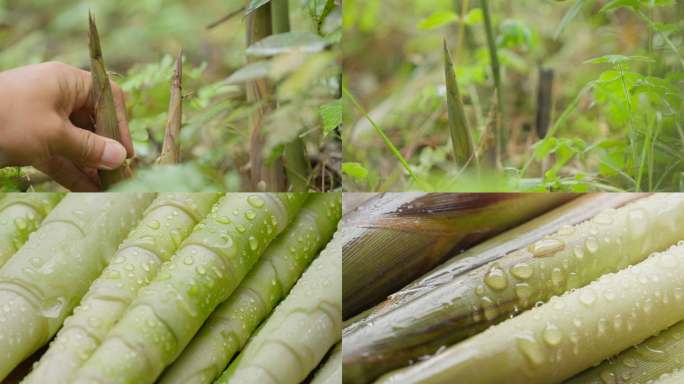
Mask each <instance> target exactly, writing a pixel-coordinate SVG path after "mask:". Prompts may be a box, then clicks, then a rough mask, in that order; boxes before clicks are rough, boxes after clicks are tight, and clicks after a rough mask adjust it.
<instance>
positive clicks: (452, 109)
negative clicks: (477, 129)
mask: <svg viewBox="0 0 684 384" xmlns="http://www.w3.org/2000/svg"><path fill="white" fill-rule="evenodd" d="M444 72H445V78H446V89H447V110H448V113H449V132H450V133H451V145H452V147H453V151H454V157H455V158H456V162H457V163H458V165H459V166H461V167H468V166H477V153H476V152H475V144H474V143H473V137H472V135H471V133H470V127H469V125H468V118H467V116H466V114H465V109H464V108H463V102H462V100H461V94H460V92H459V90H458V81H457V80H456V72H455V71H454V62H453V61H452V59H451V52H449V48H448V47H447V42H446V40H445V41H444Z"/></svg>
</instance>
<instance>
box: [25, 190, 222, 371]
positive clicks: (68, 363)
mask: <svg viewBox="0 0 684 384" xmlns="http://www.w3.org/2000/svg"><path fill="white" fill-rule="evenodd" d="M218 198H219V195H218V194H216V193H189V194H177V193H165V194H161V195H160V196H159V197H157V199H156V200H155V201H154V202H152V204H151V205H150V207H149V208H148V209H147V211H146V213H145V215H144V217H143V219H142V221H141V222H140V224H138V226H137V227H136V229H135V230H133V231H132V232H131V233H130V234H129V235H128V237H127V238H126V240H124V242H123V244H122V245H121V246H120V247H119V250H118V251H117V252H116V254H115V255H114V257H113V258H112V263H111V264H109V266H108V267H107V268H105V270H104V271H103V272H102V274H101V275H100V277H99V278H98V279H97V280H95V282H94V283H93V284H92V285H91V286H90V289H89V291H88V293H87V294H86V296H85V297H84V298H83V300H81V303H80V305H79V306H78V307H76V309H75V310H74V314H73V315H72V316H70V317H68V318H67V319H66V320H65V322H64V327H62V329H61V330H60V331H59V333H58V334H57V337H56V338H55V339H54V340H53V342H52V343H51V344H50V348H49V349H48V351H47V352H46V353H45V354H43V356H42V357H41V359H40V362H39V363H38V365H37V366H35V367H34V369H33V371H32V372H31V373H30V374H29V375H28V376H27V377H26V378H25V379H24V381H23V383H24V384H31V383H35V384H41V383H48V382H49V383H52V384H68V383H70V382H71V378H72V376H73V375H74V373H75V372H76V370H77V369H78V368H79V367H80V365H81V363H83V361H84V360H85V359H87V358H88V357H90V355H92V353H93V351H94V350H95V349H96V348H97V347H98V345H99V344H100V341H101V340H103V339H104V338H105V337H106V336H107V333H108V332H109V330H110V329H111V328H112V327H113V326H114V324H116V322H117V321H118V320H119V318H121V315H122V314H123V312H124V311H125V310H126V308H127V307H128V304H130V302H131V301H132V300H133V298H135V296H136V295H137V293H138V290H139V289H140V288H141V287H142V286H144V285H146V284H148V283H149V282H150V280H152V279H153V278H154V276H155V275H156V273H157V271H158V270H159V268H160V266H161V263H163V262H165V261H167V260H168V259H169V258H170V257H171V255H173V253H174V252H175V251H176V248H177V247H178V246H179V245H180V244H181V242H182V241H183V240H184V239H185V238H186V237H187V236H188V235H189V234H190V232H191V231H192V228H193V227H194V226H195V224H197V223H198V222H199V221H200V220H201V219H202V218H204V216H206V215H207V214H208V213H209V210H210V209H211V206H212V204H214V203H215V202H216V200H217V199H218Z"/></svg>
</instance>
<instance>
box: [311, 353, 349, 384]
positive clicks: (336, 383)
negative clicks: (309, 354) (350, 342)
mask: <svg viewBox="0 0 684 384" xmlns="http://www.w3.org/2000/svg"><path fill="white" fill-rule="evenodd" d="M341 382H342V344H337V346H336V347H335V348H333V350H332V352H331V354H330V356H329V357H328V360H326V361H325V363H324V364H323V366H322V367H321V368H320V370H319V371H318V372H316V376H314V378H313V380H312V381H311V384H340V383H341Z"/></svg>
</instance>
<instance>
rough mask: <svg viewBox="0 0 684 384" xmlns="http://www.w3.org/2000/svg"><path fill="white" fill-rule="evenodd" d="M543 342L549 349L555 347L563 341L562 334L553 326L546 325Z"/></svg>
mask: <svg viewBox="0 0 684 384" xmlns="http://www.w3.org/2000/svg"><path fill="white" fill-rule="evenodd" d="M543 337H544V341H545V342H546V344H548V345H549V346H551V347H555V346H557V345H558V344H560V342H561V341H562V340H563V334H562V333H561V331H560V329H558V327H557V326H556V325H554V324H551V323H549V324H547V325H546V328H544V334H543Z"/></svg>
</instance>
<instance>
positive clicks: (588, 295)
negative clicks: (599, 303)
mask: <svg viewBox="0 0 684 384" xmlns="http://www.w3.org/2000/svg"><path fill="white" fill-rule="evenodd" d="M579 301H580V303H582V304H584V305H586V306H590V305H592V304H594V302H595V301H596V295H595V294H594V292H593V291H591V290H589V289H583V290H582V292H580V296H579Z"/></svg>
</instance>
